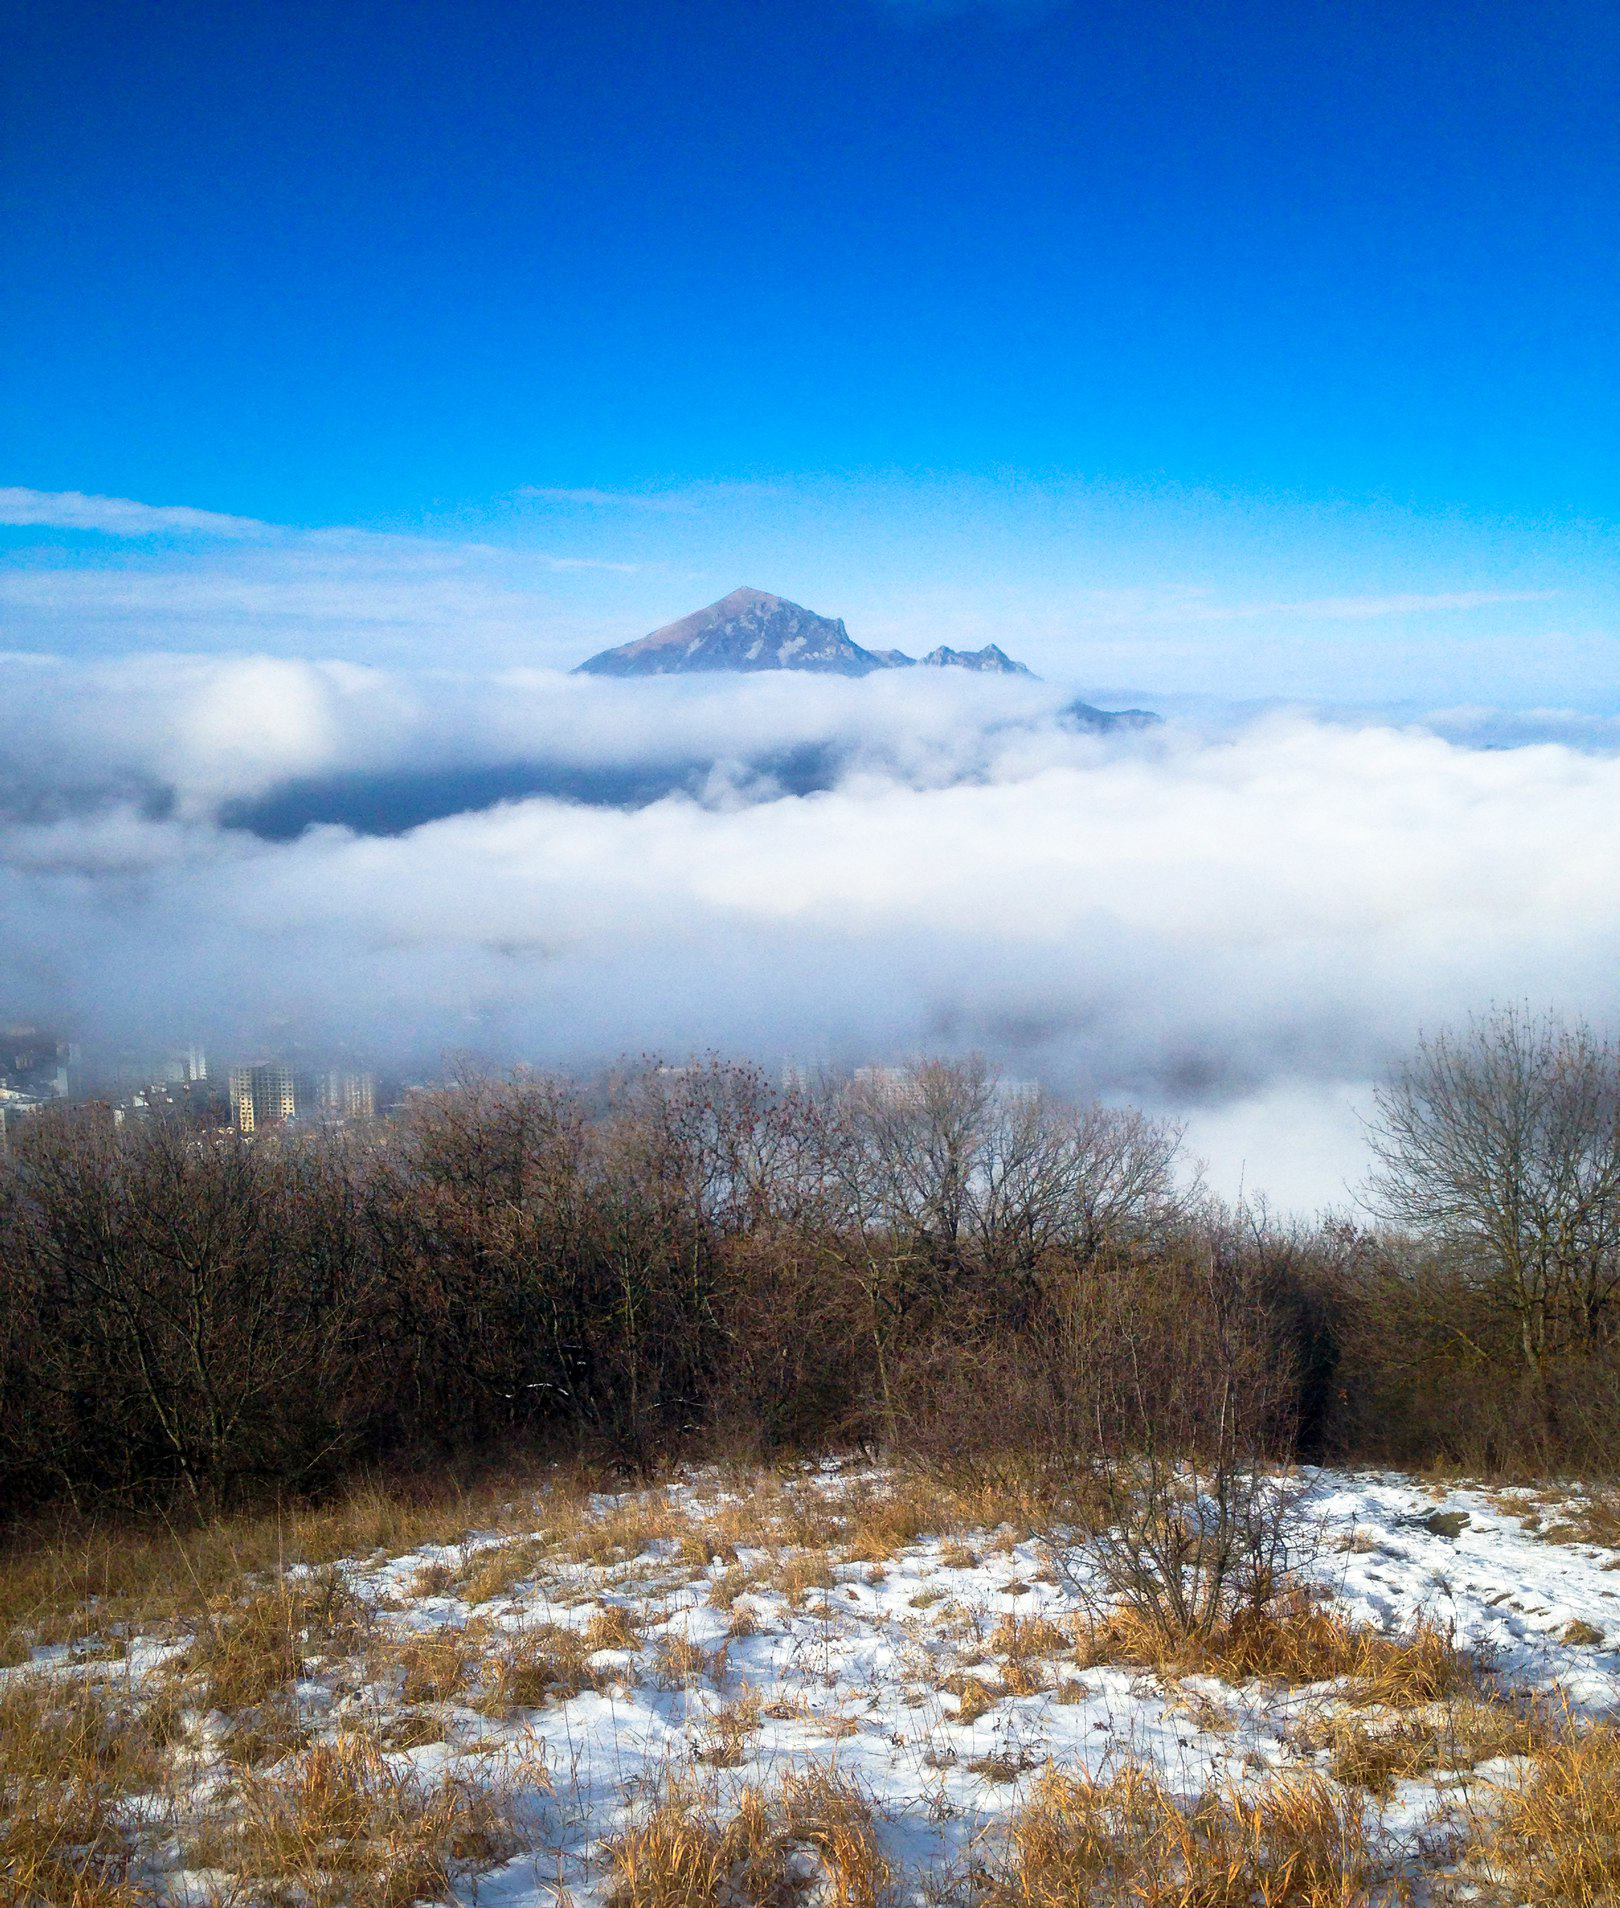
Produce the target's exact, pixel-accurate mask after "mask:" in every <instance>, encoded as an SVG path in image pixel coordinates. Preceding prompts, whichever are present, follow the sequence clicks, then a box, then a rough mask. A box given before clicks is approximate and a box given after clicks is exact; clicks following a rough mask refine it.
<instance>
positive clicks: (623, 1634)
mask: <svg viewBox="0 0 1620 1908" xmlns="http://www.w3.org/2000/svg"><path fill="white" fill-rule="evenodd" d="M585 1647H586V1649H587V1650H589V1651H591V1652H592V1653H593V1654H594V1653H595V1652H596V1651H597V1650H639V1649H640V1648H641V1618H640V1616H639V1615H638V1614H637V1612H636V1611H634V1610H631V1609H628V1608H627V1607H626V1606H625V1605H624V1604H622V1603H609V1604H606V1605H604V1606H603V1608H602V1609H600V1610H598V1611H597V1613H596V1614H595V1616H593V1617H592V1618H591V1620H590V1622H589V1623H587V1624H586V1626H585Z"/></svg>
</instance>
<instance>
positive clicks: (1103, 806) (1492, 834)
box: [0, 655, 1620, 1200]
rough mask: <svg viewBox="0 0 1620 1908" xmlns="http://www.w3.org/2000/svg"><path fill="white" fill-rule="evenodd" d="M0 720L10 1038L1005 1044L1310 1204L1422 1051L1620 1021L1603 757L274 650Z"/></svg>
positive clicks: (96, 688)
mask: <svg viewBox="0 0 1620 1908" xmlns="http://www.w3.org/2000/svg"><path fill="white" fill-rule="evenodd" d="M0 699H3V704H4V707H5V708H6V709H7V711H8V720H7V722H6V723H5V725H4V731H3V737H0V963H3V966H4V971H5V972H6V974H7V976H8V980H9V995H10V998H9V999H8V1000H7V1002H6V1007H7V1010H8V1011H9V1012H10V1013H11V1014H12V1015H14V1016H15V1015H18V1014H31V1015H35V1016H38V1017H41V1018H44V1019H47V1020H50V1021H53V1022H57V1023H62V1024H70V1025H71V1026H72V1027H73V1028H74V1029H75V1030H77V1031H78V1032H80V1033H81V1035H83V1036H85V1037H88V1038H93V1039H97V1040H100V1041H103V1042H109V1043H123V1044H131V1043H139V1042H143V1041H144V1042H152V1041H162V1040H174V1039H183V1038H186V1037H189V1036H192V1035H198V1036H201V1037H203V1038H205V1039H208V1040H211V1041H214V1042H215V1043H217V1044H221V1045H224V1046H232V1045H236V1046H240V1045H241V1044H242V1043H244V1042H247V1043H251V1042H254V1041H261V1042H262V1041H265V1040H268V1039H270V1038H271V1037H272V1036H273V1035H274V1033H275V1030H276V1029H278V1028H280V1029H283V1030H285V1029H286V1028H288V1027H293V1028H296V1029H297V1030H298V1031H299V1033H300V1034H301V1035H302V1036H304V1037H307V1038H311V1039H316V1040H319V1039H331V1040H343V1041H345V1042H349V1043H352V1044H354V1045H357V1046H359V1047H362V1048H365V1049H367V1050H369V1051H371V1052H373V1053H375V1054H376V1055H378V1056H379V1057H380V1058H383V1059H385V1060H388V1061H391V1062H393V1063H395V1064H397V1065H400V1066H402V1067H407V1068H409V1067H425V1066H427V1065H428V1064H429V1063H430V1062H431V1060H432V1059H433V1058H434V1057H435V1056H437V1055H440V1054H442V1053H443V1052H444V1051H445V1050H447V1049H455V1050H472V1051H476V1052H479V1053H483V1054H487V1055H489V1056H491V1057H493V1058H501V1059H508V1058H523V1059H527V1060H534V1061H541V1062H547V1063H561V1064H569V1065H588V1064H591V1063H593V1062H597V1061H600V1060H602V1059H603V1058H604V1057H609V1056H612V1055H617V1054H623V1053H637V1052H642V1051H656V1052H660V1053H663V1054H666V1055H676V1054H686V1053H689V1052H692V1051H695V1050H702V1049H709V1048H714V1049H718V1050H720V1051H723V1052H727V1053H748V1054H754V1055H758V1056H760V1057H762V1058H764V1059H765V1060H767V1061H768V1062H774V1061H776V1060H778V1059H780V1058H782V1057H784V1056H793V1057H796V1058H799V1059H801V1060H808V1061H811V1062H814V1061H818V1060H824V1061H828V1062H848V1061H861V1060H867V1059H873V1058H878V1059H885V1058H899V1057H903V1056H904V1055H906V1054H908V1053H912V1052H916V1051H919V1050H923V1049H927V1050H931V1051H966V1050H972V1049H977V1050H980V1051H983V1052H986V1053H988V1054H989V1055H991V1056H992V1057H994V1058H995V1059H996V1060H997V1061H999V1062H1000V1063H1001V1064H1002V1065H1003V1066H1004V1067H1005V1068H1006V1069H1007V1070H1008V1071H1009V1072H1011V1073H1014V1074H1017V1075H1021V1076H1022V1075H1038V1076H1040V1077H1042V1078H1043V1079H1046V1080H1048V1081H1050V1082H1052V1083H1053V1084H1055V1085H1058V1086H1061V1087H1063V1088H1066V1089H1068V1090H1070V1091H1082V1092H1097V1093H1102V1094H1105V1095H1109V1096H1113V1097H1120V1098H1134V1099H1137V1100H1140V1101H1144V1102H1146V1103H1147V1104H1149V1105H1150V1106H1153V1107H1155V1108H1156V1109H1159V1110H1163V1111H1168V1112H1171V1113H1178V1114H1181V1115H1184V1116H1190V1117H1191V1119H1192V1121H1193V1138H1194V1140H1195V1142H1198V1141H1200V1140H1201V1141H1202V1142H1203V1143H1204V1146H1205V1150H1206V1151H1207V1152H1208V1153H1209V1154H1210V1155H1211V1157H1212V1159H1213V1162H1214V1164H1215V1165H1216V1167H1217V1168H1218V1169H1219V1172H1218V1173H1217V1177H1219V1176H1220V1175H1221V1174H1223V1173H1224V1174H1225V1175H1226V1177H1227V1178H1230V1177H1231V1176H1232V1175H1233V1173H1235V1171H1236V1170H1237V1169H1238V1167H1239V1165H1243V1167H1244V1170H1245V1171H1246V1172H1247V1175H1248V1178H1249V1182H1250V1183H1251V1184H1258V1185H1261V1186H1266V1185H1268V1184H1269V1185H1271V1186H1272V1187H1273V1189H1274V1190H1275V1189H1278V1188H1280V1189H1281V1191H1282V1193H1283V1195H1284V1196H1285V1197H1292V1198H1294V1199H1295V1200H1321V1199H1331V1198H1332V1196H1333V1195H1334V1193H1335V1191H1339V1192H1342V1189H1343V1184H1344V1181H1345V1179H1346V1178H1347V1177H1349V1176H1351V1175H1352V1174H1353V1171H1354V1168H1355V1164H1356V1162H1355V1160H1354V1159H1352V1158H1351V1152H1352V1150H1353V1146H1352V1144H1351V1141H1352V1139H1353V1133H1352V1125H1353V1123H1352V1122H1351V1120H1350V1118H1349V1114H1348V1112H1347V1110H1346V1109H1347V1107H1350V1106H1354V1105H1361V1104H1364V1098H1365V1085H1366V1083H1367V1082H1368V1081H1369V1080H1371V1079H1373V1078H1375V1077H1376V1076H1377V1075H1378V1074H1379V1073H1380V1072H1381V1071H1382V1070H1383V1069H1385V1068H1386V1067H1387V1066H1388V1065H1389V1064H1391V1062H1392V1061H1393V1060H1394V1059H1395V1058H1397V1057H1398V1056H1399V1055H1400V1053H1401V1052H1403V1051H1404V1050H1405V1049H1406V1048H1408V1047H1409V1046H1410V1044H1411V1042H1412V1040H1413V1038H1414V1036H1415V1035H1416V1033H1417V1032H1418V1030H1419V1029H1420V1028H1421V1027H1430V1028H1432V1027H1435V1026H1437V1025H1440V1024H1445V1023H1449V1022H1454V1021H1456V1020H1458V1019H1459V1018H1461V1017H1463V1016H1465V1015H1466V1014H1467V1013H1469V1012H1471V1011H1477V1010H1479V1009H1482V1008H1484V1007H1488V1006H1489V1004H1490V1003H1491V1002H1493V1001H1502V1000H1507V999H1519V998H1526V999H1529V1000H1531V1001H1532V1002H1533V1003H1535V1004H1537V1005H1543V1004H1545V1005H1551V1006H1554V1007H1557V1008H1558V1009H1560V1010H1561V1011H1564V1012H1567V1013H1581V1014H1585V1015H1588V1016H1589V1017H1591V1018H1593V1019H1594V1020H1596V1021H1598V1022H1599V1023H1601V1024H1605V1025H1608V1024H1612V1022H1613V1020H1614V1018H1615V1009H1616V1005H1617V968H1616V954H1617V951H1620V883H1617V881H1616V879H1615V870H1616V868H1617V867H1620V758H1617V757H1616V755H1615V754H1614V753H1612V752H1611V751H1610V749H1609V747H1608V742H1609V740H1610V737H1609V733H1608V729H1607V725H1604V724H1601V723H1593V722H1591V721H1589V720H1588V721H1583V722H1581V723H1579V724H1576V725H1575V726H1574V728H1573V729H1571V730H1569V731H1568V732H1567V733H1561V732H1560V729H1559V725H1558V724H1557V723H1556V721H1554V720H1553V719H1552V718H1546V717H1543V718H1538V719H1535V720H1528V719H1527V720H1524V721H1521V722H1520V723H1519V725H1518V727H1517V729H1516V730H1512V731H1511V732H1508V733H1504V725H1502V724H1501V723H1500V722H1498V723H1495V724H1494V725H1490V726H1488V727H1487V726H1483V724H1482V719H1481V718H1478V717H1471V716H1469V715H1467V714H1466V713H1461V714H1457V715H1454V716H1452V717H1451V718H1448V719H1447V720H1446V721H1441V722H1429V723H1422V724H1419V723H1413V724H1404V725H1398V724H1394V723H1389V722H1379V721H1373V720H1366V719H1362V720H1356V721H1349V720H1342V719H1341V720H1329V719H1324V718H1322V717H1319V716H1311V715H1308V714H1303V713H1287V712H1271V713H1268V714H1263V715H1260V716H1252V717H1249V718H1247V719H1242V720H1238V719H1224V720H1220V721H1216V720H1212V719H1209V718H1207V717H1205V718H1201V719H1197V720H1194V719H1191V718H1185V717H1184V718H1181V719H1172V720H1171V721H1169V722H1167V723H1166V724H1165V725H1164V726H1163V727H1161V728H1159V729H1155V730H1151V731H1147V732H1144V733H1136V734H1127V735H1103V736H1098V735H1093V734H1089V733H1086V732H1084V731H1079V730H1076V729H1075V727H1074V726H1073V725H1072V723H1070V722H1069V721H1068V720H1067V719H1066V718H1065V717H1064V715H1063V713H1062V709H1063V703H1064V696H1063V693H1062V692H1061V691H1058V690H1056V689H1052V688H1050V687H1048V686H1046V685H1042V684H1035V683H1021V682H1002V681H994V680H990V681H987V680H982V679H979V678H975V677H968V676H962V677H955V676H951V675H948V674H940V675H930V676H929V677H926V678H924V677H922V676H921V675H906V676H896V677H892V678H890V677H884V678H873V679H867V680H863V681H854V682H846V681H843V680H837V679H834V680H819V679H809V678H804V677H793V676H785V675H774V676H762V677H756V678H732V677H714V678H707V679H704V678H699V679H692V680H686V681H680V682H669V681H656V680H655V681H650V682H634V681H632V682H616V681H611V680H609V681H604V680H598V679H590V678H580V677H572V676H568V675H565V674H559V673H552V672H545V671H533V670H530V671H510V670H507V671H494V672H489V673H484V674H480V673H478V672H464V673H451V672H442V671H441V672H414V673H413V672H411V671H408V670H400V669H380V668H362V667H357V666H354V665H348V664H335V663H308V662H299V661H295V660H291V659H288V658H285V657H268V656H266V657H253V656H245V657H234V658H230V659H221V660H215V659H208V658H199V657H195V656H193V657H175V656H161V655H157V656H153V655H147V656H140V657H126V658H123V659H116V658H115V659H106V658H102V659H91V660H79V661H70V660H66V659H63V658H60V657H44V656H38V655H33V656H19V655H13V656H9V657H5V658H3V659H0ZM1548 737H1556V738H1557V739H1547V738H1548ZM1538 738H1540V739H1538ZM1507 742H1511V743H1512V744H1513V746H1506V745H1504V744H1505V743H1507ZM1358 1096H1359V1097H1358ZM1266 1146H1269V1147H1271V1148H1273V1149H1274V1152H1273V1156H1272V1157H1271V1158H1270V1159H1269V1160H1268V1159H1267V1158H1263V1157H1261V1156H1260V1153H1261V1151H1262V1150H1263V1148H1264V1147H1266ZM1227 1189H1228V1190H1230V1187H1228V1188H1227Z"/></svg>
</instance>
